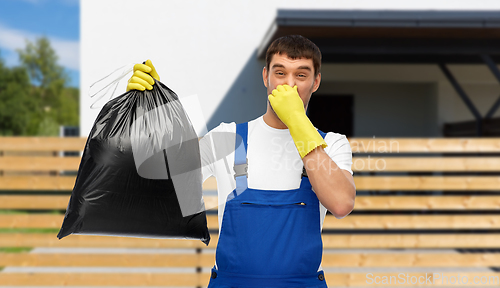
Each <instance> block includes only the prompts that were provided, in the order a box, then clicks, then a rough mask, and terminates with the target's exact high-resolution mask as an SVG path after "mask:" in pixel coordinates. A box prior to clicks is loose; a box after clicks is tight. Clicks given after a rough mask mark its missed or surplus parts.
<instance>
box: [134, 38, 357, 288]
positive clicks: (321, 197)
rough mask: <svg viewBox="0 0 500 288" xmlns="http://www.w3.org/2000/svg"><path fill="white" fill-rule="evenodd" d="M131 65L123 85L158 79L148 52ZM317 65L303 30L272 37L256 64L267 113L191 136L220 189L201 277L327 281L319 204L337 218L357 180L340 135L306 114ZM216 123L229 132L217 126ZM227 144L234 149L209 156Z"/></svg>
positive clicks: (253, 283)
mask: <svg viewBox="0 0 500 288" xmlns="http://www.w3.org/2000/svg"><path fill="white" fill-rule="evenodd" d="M134 68H135V69H134V76H133V77H132V78H131V79H130V80H129V85H128V88H127V89H129V90H130V89H140V90H144V89H152V85H154V80H153V78H152V77H154V78H155V79H157V80H159V76H158V74H157V73H156V71H155V69H154V67H153V66H152V64H151V62H150V61H149V60H148V61H147V62H146V65H143V64H138V65H136V66H135V67H134ZM320 70H321V52H320V51H319V49H318V47H317V46H316V45H315V44H314V43H312V42H311V41H310V40H308V39H307V38H304V37H302V36H299V35H289V36H284V37H281V38H279V39H276V40H275V41H274V42H273V43H272V44H271V45H270V46H269V48H268V50H267V53H266V66H265V67H264V68H263V71H262V78H263V82H264V86H265V87H266V88H267V94H268V95H269V96H268V102H267V111H266V113H265V114H264V115H262V116H260V117H258V118H257V119H254V120H252V121H249V122H247V123H240V124H235V123H234V122H232V123H221V124H220V125H219V126H218V127H216V128H214V129H212V130H211V131H210V132H208V133H207V135H205V136H204V137H203V138H202V139H201V140H200V151H201V153H202V155H201V156H202V166H203V168H202V173H203V179H204V180H206V179H207V178H208V177H210V176H215V177H216V179H217V187H218V199H219V211H218V213H219V242H218V245H217V251H216V263H215V265H214V267H213V268H212V277H211V279H210V284H209V287H327V285H326V281H325V279H324V273H323V270H322V268H321V257H322V252H323V251H322V241H321V229H322V225H323V220H324V217H325V214H326V210H328V211H330V212H331V213H332V214H333V215H334V216H335V217H336V218H339V219H340V218H343V217H345V216H346V215H348V214H349V213H350V212H351V211H352V209H353V207H354V199H355V195H356V189H355V185H354V180H353V178H352V170H351V164H352V153H351V148H350V145H349V142H348V141H347V138H346V137H345V135H342V134H338V133H333V132H329V133H326V134H325V133H323V132H320V131H319V130H317V129H315V128H314V126H313V125H312V123H311V122H310V121H309V119H308V117H307V116H306V114H305V111H306V110H307V105H308V103H309V100H310V98H311V95H312V93H314V92H315V91H316V90H317V89H318V87H319V85H320V82H321V71H320ZM149 74H150V75H151V76H152V77H151V76H149ZM224 133H228V134H230V135H237V136H234V137H233V138H231V140H227V139H228V138H227V137H217V136H216V135H223V134H224ZM231 145H232V147H231V148H232V151H234V153H230V154H229V156H227V157H224V159H223V160H224V161H214V160H215V159H219V158H220V157H218V156H217V155H221V154H220V153H221V151H220V150H221V149H226V148H227V147H228V146H229V147H230V146H231ZM228 161H229V163H234V167H233V170H234V172H233V171H231V169H228V167H227V166H228V165H227V163H228ZM304 171H305V172H306V173H303V172H304ZM304 174H307V176H305V175H304Z"/></svg>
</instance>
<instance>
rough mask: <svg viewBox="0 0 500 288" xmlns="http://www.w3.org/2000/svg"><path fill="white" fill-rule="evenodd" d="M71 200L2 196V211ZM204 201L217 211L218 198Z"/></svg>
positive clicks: (48, 206)
mask: <svg viewBox="0 0 500 288" xmlns="http://www.w3.org/2000/svg"><path fill="white" fill-rule="evenodd" d="M69 199H70V196H69V195H0V209H21V210H31V209H34V210H43V209H49V210H54V209H57V210H59V209H66V208H67V207H68V203H69ZM204 200H205V207H209V208H210V207H213V208H211V209H212V210H213V209H215V210H216V209H217V196H205V197H204ZM209 210H210V209H209Z"/></svg>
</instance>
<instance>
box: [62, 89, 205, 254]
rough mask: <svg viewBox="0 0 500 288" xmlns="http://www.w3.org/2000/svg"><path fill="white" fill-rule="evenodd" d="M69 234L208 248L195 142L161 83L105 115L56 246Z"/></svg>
mask: <svg viewBox="0 0 500 288" xmlns="http://www.w3.org/2000/svg"><path fill="white" fill-rule="evenodd" d="M70 234H85V235H103V236H127V237H141V238H169V239H174V238H175V239H199V240H201V241H202V242H203V243H205V244H206V245H208V243H209V242H210V234H209V232H208V226H207V219H206V213H205V205H204V202H203V197H202V175H201V161H200V151H199V144H198V137H197V134H196V132H195V130H194V128H193V126H192V124H191V122H190V120H189V118H188V116H187V114H186V113H185V111H184V109H183V108H182V105H181V103H180V101H179V99H178V97H177V95H176V94H175V93H174V92H173V91H172V90H170V89H169V88H168V87H166V86H165V85H164V84H163V83H161V82H159V81H156V84H155V85H153V89H152V90H149V91H148V90H146V91H138V90H131V91H129V92H126V93H124V94H122V95H121V96H118V97H117V98H115V99H112V100H110V101H109V102H108V103H106V105H105V106H104V107H103V108H102V109H101V111H100V113H99V115H98V116H97V119H96V121H95V123H94V126H93V128H92V130H91V132H90V135H89V137H88V139H87V142H86V144H85V149H84V152H83V156H82V159H81V163H80V166H79V169H78V175H77V178H76V182H75V186H74V188H73V192H72V194H71V198H70V200H69V204H68V207H67V210H66V214H65V216H64V221H63V224H62V227H61V229H60V231H59V234H58V235H57V238H59V239H61V238H63V237H65V236H68V235H70Z"/></svg>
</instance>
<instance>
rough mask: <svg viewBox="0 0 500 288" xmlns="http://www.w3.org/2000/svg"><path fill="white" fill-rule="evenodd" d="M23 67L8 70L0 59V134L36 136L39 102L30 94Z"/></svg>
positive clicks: (39, 114)
mask: <svg viewBox="0 0 500 288" xmlns="http://www.w3.org/2000/svg"><path fill="white" fill-rule="evenodd" d="M31 90H32V89H31V85H30V79H29V76H28V73H27V71H26V69H25V68H23V67H14V68H9V67H7V66H5V63H4V61H3V59H1V58H0V134H1V135H8V136H10V135H36V134H37V133H38V126H39V123H40V121H41V120H42V113H41V110H40V103H39V102H40V101H39V99H38V98H36V97H34V96H33V95H32V94H31V92H32V91H31Z"/></svg>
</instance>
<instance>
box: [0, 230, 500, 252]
mask: <svg viewBox="0 0 500 288" xmlns="http://www.w3.org/2000/svg"><path fill="white" fill-rule="evenodd" d="M217 239H218V234H211V240H210V244H209V246H208V247H207V246H206V245H205V244H204V243H203V242H201V241H199V240H186V239H150V238H132V237H111V236H88V235H70V236H68V237H65V238H63V239H61V240H59V239H57V237H56V235H55V233H54V234H49V233H2V234H0V247H113V248H125V247H133V248H215V247H216V244H217ZM498 243H500V234H492V233H488V234H484V233H454V234H437V233H436V234H419V233H412V234H323V247H324V248H325V249H326V248H453V249H455V248H498Z"/></svg>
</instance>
